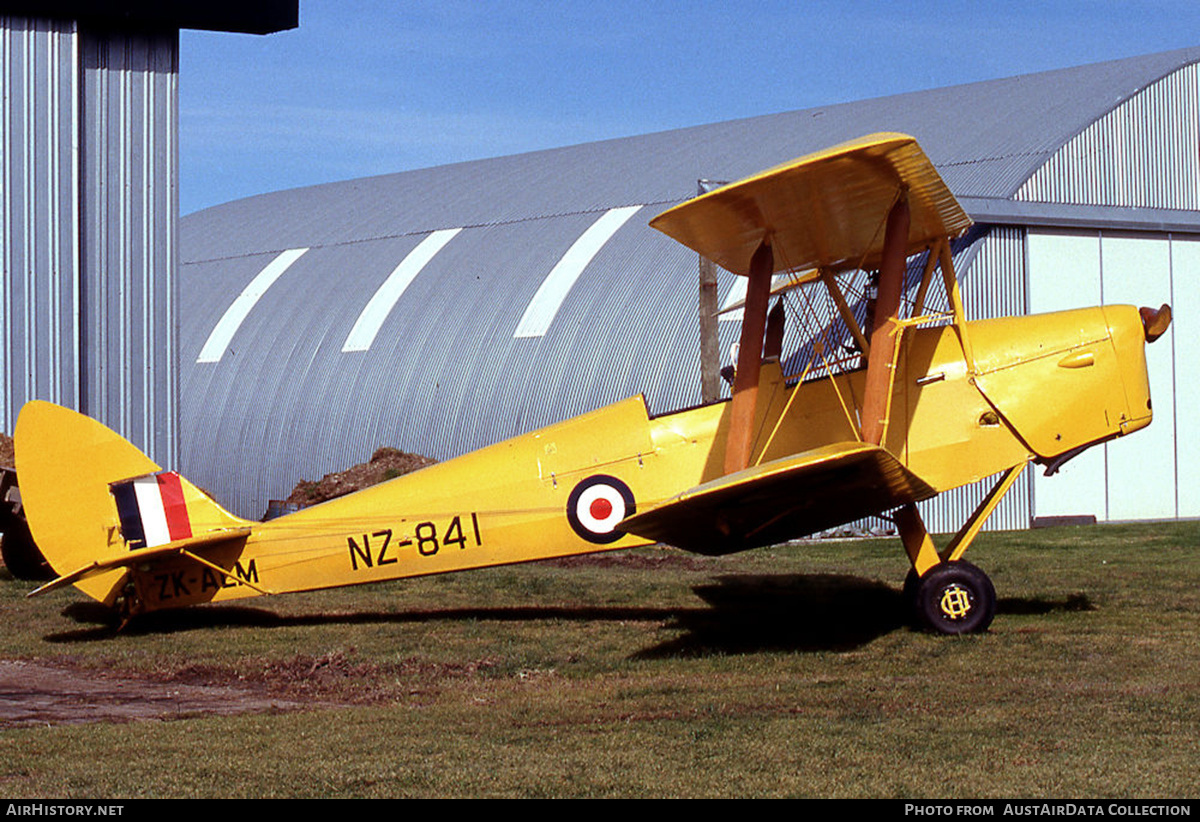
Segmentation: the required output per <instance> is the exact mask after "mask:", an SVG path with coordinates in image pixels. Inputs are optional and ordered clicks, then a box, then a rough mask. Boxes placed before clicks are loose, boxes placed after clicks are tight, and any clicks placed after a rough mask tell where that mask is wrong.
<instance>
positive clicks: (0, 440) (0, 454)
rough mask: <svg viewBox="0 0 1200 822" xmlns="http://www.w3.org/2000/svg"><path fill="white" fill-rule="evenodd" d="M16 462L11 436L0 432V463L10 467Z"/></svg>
mask: <svg viewBox="0 0 1200 822" xmlns="http://www.w3.org/2000/svg"><path fill="white" fill-rule="evenodd" d="M16 464H17V457H16V452H15V451H14V450H13V441H12V437H10V436H9V435H8V434H0V465H5V466H8V467H9V468H12V467H13V466H14V465H16Z"/></svg>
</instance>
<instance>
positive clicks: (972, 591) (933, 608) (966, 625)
mask: <svg viewBox="0 0 1200 822" xmlns="http://www.w3.org/2000/svg"><path fill="white" fill-rule="evenodd" d="M906 587H907V586H906ZM913 609H914V611H915V615H916V617H917V621H918V623H919V624H920V625H921V627H923V628H926V629H928V630H930V631H933V632H934V633H939V634H969V633H977V632H980V631H986V630H987V628H988V626H989V625H991V624H992V619H993V618H994V617H995V616H996V589H995V587H994V586H993V585H992V581H991V580H990V579H988V575H987V574H985V573H984V572H983V571H980V570H979V569H978V568H976V567H975V566H974V565H972V564H971V563H969V562H963V561H962V560H958V561H955V562H943V563H942V564H940V565H935V566H934V567H933V568H931V569H929V571H928V572H927V573H926V574H925V576H923V577H921V578H920V579H919V580H918V581H916V584H915V588H914V591H913Z"/></svg>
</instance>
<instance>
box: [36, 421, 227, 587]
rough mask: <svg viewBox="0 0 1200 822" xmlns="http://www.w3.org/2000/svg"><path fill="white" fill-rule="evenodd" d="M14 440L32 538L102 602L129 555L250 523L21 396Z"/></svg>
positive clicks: (93, 429) (117, 440)
mask: <svg viewBox="0 0 1200 822" xmlns="http://www.w3.org/2000/svg"><path fill="white" fill-rule="evenodd" d="M14 440H15V443H16V452H17V477H18V480H19V482H20V483H21V498H22V501H23V503H24V506H25V512H26V517H27V519H28V521H29V528H30V531H31V532H32V534H33V539H34V542H35V543H36V544H37V546H38V548H39V549H40V550H41V552H42V554H43V555H44V556H45V557H46V561H47V562H49V563H50V566H51V567H52V568H53V569H54V571H55V572H56V573H57V574H59V575H60V578H62V577H67V576H70V577H71V581H72V582H74V584H75V586H76V587H78V588H79V589H80V590H81V591H83V592H84V593H86V594H87V595H88V596H90V597H92V598H93V599H96V600H99V601H100V602H103V603H105V604H106V605H112V604H113V603H114V602H115V601H116V599H117V597H118V595H120V593H121V589H122V586H123V584H124V581H125V576H126V574H127V571H126V569H125V568H124V567H123V566H124V564H125V562H126V561H127V560H128V559H130V558H132V556H134V554H132V553H131V552H136V551H137V550H138V549H144V548H153V547H155V546H158V545H162V544H164V543H167V542H173V541H175V540H178V539H188V538H192V537H194V536H197V537H198V536H201V535H203V534H205V533H206V532H209V531H216V530H220V529H228V528H241V527H244V526H246V525H247V524H248V523H247V522H246V521H245V520H241V519H239V518H237V517H235V516H233V515H232V514H230V513H229V512H228V511H226V510H225V509H224V508H222V507H221V506H219V505H217V503H215V502H213V501H212V500H211V499H210V498H209V497H208V496H207V495H205V494H204V492H203V491H201V490H200V489H199V488H197V487H196V486H194V485H192V484H191V483H190V482H188V481H187V480H185V479H183V478H182V477H180V476H179V475H178V474H174V473H172V472H163V471H161V469H160V467H159V466H158V465H157V464H155V462H154V461H153V460H151V459H150V458H149V457H147V456H146V455H145V454H143V453H142V452H141V451H139V450H138V449H137V448H136V447H134V446H133V445H132V444H131V443H130V442H128V441H127V440H125V439H124V438H123V437H121V436H120V435H119V434H117V433H116V432H114V431H111V430H109V429H108V428H106V427H105V426H104V425H101V424H100V423H98V422H96V421H95V420H93V419H91V418H89V417H86V416H84V415H83V414H79V413H77V412H75V411H72V410H70V409H68V408H62V407H61V406H57V405H53V404H51V403H48V402H30V403H27V404H26V405H25V407H24V408H22V409H21V415H20V417H19V418H18V420H17V429H16V432H15V437H14ZM88 568H99V569H101V570H99V571H98V572H97V573H93V574H85V573H83V571H84V570H85V569H88Z"/></svg>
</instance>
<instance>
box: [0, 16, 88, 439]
mask: <svg viewBox="0 0 1200 822" xmlns="http://www.w3.org/2000/svg"><path fill="white" fill-rule="evenodd" d="M78 43H79V38H78V34H77V31H76V27H75V24H73V23H69V22H53V23H51V22H45V21H38V22H35V21H32V20H27V19H24V18H13V17H5V18H0V50H2V51H0V83H2V84H3V103H2V105H3V109H2V112H0V118H2V119H0V152H2V158H0V165H2V176H0V247H2V248H3V255H4V257H3V264H4V271H3V278H2V280H0V289H2V293H0V312H3V315H2V317H0V321H2V322H3V335H4V336H3V351H2V352H0V357H3V360H2V361H0V367H2V368H3V376H4V381H5V386H6V390H5V391H4V392H3V399H2V400H0V402H3V420H2V424H3V426H4V430H5V431H10V432H11V431H12V430H13V426H14V424H15V423H16V417H17V413H18V412H19V411H20V409H21V405H22V404H23V403H24V402H25V401H26V400H30V399H35V398H38V399H47V400H52V401H54V402H59V403H64V404H67V405H72V406H77V405H78V402H79V362H78V351H79V337H78V335H79V327H78V323H77V321H76V316H77V304H78V300H79V293H78V282H79V253H80V251H79V248H80V246H79V199H78V190H79V174H80V163H79V156H78V154H77V152H76V151H75V145H76V138H77V135H78V132H79V104H78V70H77V67H78V53H79V46H78Z"/></svg>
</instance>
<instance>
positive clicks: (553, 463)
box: [131, 306, 1151, 610]
mask: <svg viewBox="0 0 1200 822" xmlns="http://www.w3.org/2000/svg"><path fill="white" fill-rule="evenodd" d="M1144 344H1145V342H1144V335H1143V331H1142V325H1141V321H1140V319H1139V317H1138V313H1137V310H1136V309H1135V308H1132V307H1130V306H1110V307H1104V308H1091V309H1081V310H1078V311H1069V312H1062V313H1058V314H1049V315H1039V316H1030V317H1014V318H1006V319H999V320H985V321H978V322H971V323H966V324H964V326H963V327H962V328H959V327H956V326H954V325H949V326H942V327H934V328H907V329H905V330H904V332H903V335H902V340H901V345H900V348H899V355H898V357H897V361H896V364H895V369H896V375H895V380H894V382H893V389H892V393H891V398H890V403H889V405H888V408H889V414H888V420H887V426H886V433H885V436H884V439H883V445H884V446H885V447H886V448H887V449H888V450H889V451H890V452H891V453H892V454H894V455H896V457H898V458H899V459H900V461H901V462H903V464H904V465H905V466H907V468H908V469H909V470H911V471H912V472H914V473H915V474H917V475H919V476H920V477H921V478H922V479H923V480H925V482H927V483H928V484H929V485H931V486H932V487H933V488H934V489H936V490H937V491H939V492H940V491H945V490H948V489H950V488H955V487H958V486H961V485H965V484H968V483H971V482H975V481H977V480H979V479H982V478H984V477H987V476H989V475H991V474H995V473H996V472H998V471H1002V470H1005V469H1007V468H1010V467H1012V466H1014V465H1018V464H1021V463H1023V462H1025V461H1027V460H1031V459H1032V460H1039V461H1043V462H1050V461H1053V460H1054V459H1055V458H1060V457H1062V456H1064V455H1068V454H1070V453H1072V452H1074V451H1077V450H1079V449H1081V448H1083V447H1086V446H1087V445H1089V444H1093V443H1096V442H1102V441H1104V440H1107V439H1110V438H1112V437H1115V436H1119V435H1121V434H1125V433H1129V432H1131V431H1133V430H1137V429H1138V428H1141V427H1143V426H1145V425H1147V424H1148V423H1149V421H1150V416H1151V412H1150V407H1149V406H1150V403H1149V387H1148V380H1147V377H1146V366H1145V353H1144ZM759 392H760V394H759V396H760V401H759V403H758V409H757V417H756V420H755V436H754V445H753V453H752V458H751V459H752V464H758V463H764V462H769V461H771V460H775V459H780V458H783V457H786V456H790V455H795V454H798V453H803V452H805V451H809V450H811V449H815V448H820V447H822V446H825V445H828V444H830V443H837V442H850V441H855V440H857V439H859V436H860V435H859V421H858V416H857V414H858V410H857V409H858V408H859V406H860V404H861V400H862V394H863V373H862V371H851V372H849V373H843V374H840V375H837V376H833V377H823V378H820V379H809V380H806V381H804V382H801V383H798V384H792V383H790V382H789V380H788V379H787V378H785V376H784V375H783V373H782V372H781V370H780V368H779V365H778V363H777V362H773V361H772V362H769V363H767V364H766V366H765V367H764V369H763V373H762V377H761V380H760V389H759ZM728 425H729V403H727V402H723V403H717V404H714V405H709V406H702V407H697V408H692V409H686V410H683V411H678V412H675V413H671V414H665V415H661V416H656V417H651V416H649V414H648V412H647V408H646V403H645V401H644V399H643V398H642V397H640V396H639V397H632V398H630V399H627V400H624V401H621V402H618V403H615V404H613V405H610V406H607V407H604V408H601V409H598V410H596V411H593V412H591V413H588V414H584V415H582V416H580V417H576V418H573V419H570V420H566V421H564V422H561V423H558V424H556V425H551V426H549V427H546V428H543V429H540V430H538V431H534V432H532V433H529V434H525V435H522V436H518V437H515V438H513V439H510V440H507V441H505V442H501V443H498V444H496V445H493V446H490V447H488V448H484V449H482V450H479V451H476V452H472V453H470V454H467V455H464V456H462V457H459V458H456V459H453V460H449V461H447V462H444V463H440V464H437V465H434V466H431V467H429V468H425V469H422V470H421V471H418V472H416V473H413V474H409V475H406V476H403V477H399V478H396V479H393V480H390V481H388V482H385V483H382V484H380V485H377V486H374V487H371V488H368V489H365V490H363V491H359V492H357V493H355V494H352V495H350V496H347V497H343V498H339V499H336V500H332V501H329V502H326V503H322V504H320V505H315V506H312V507H311V508H307V509H304V510H301V511H299V512H296V513H294V514H291V515H288V516H285V517H281V518H279V519H275V520H272V521H270V522H266V523H252V532H251V534H250V535H249V537H247V538H246V539H245V540H244V542H238V543H231V544H230V545H228V546H225V547H222V548H220V549H218V550H216V551H215V552H213V553H210V554H207V555H206V556H207V558H208V559H209V560H210V561H212V562H213V563H214V565H216V566H218V567H219V568H221V569H224V570H225V571H227V572H228V573H227V574H223V573H219V572H218V571H216V570H213V569H212V568H208V567H205V566H202V565H199V564H197V563H196V562H194V561H192V560H190V559H188V558H186V557H179V558H177V559H170V560H162V561H156V562H155V563H154V564H153V566H152V567H148V568H146V569H144V570H139V569H137V568H134V569H132V575H131V576H132V581H133V583H134V585H135V587H136V591H137V596H138V599H139V600H140V602H141V605H142V607H143V608H144V609H146V610H155V609H157V608H164V607H176V606H179V605H186V604H191V603H195V602H204V601H217V600H225V599H234V598H239V597H245V596H253V595H255V594H257V593H261V592H263V591H266V592H271V593H282V592H284V591H296V590H306V589H315V588H325V587H332V586H340V585H354V584H361V583H367V582H375V581H380V580H386V579H396V578H402V577H410V576H419V575H425V574H433V573H445V572H450V571H459V570H464V569H468V568H477V567H484V566H491V565H498V564H505V563H516V562H525V561H530V560H537V559H546V558H552V557H560V556H568V555H573V554H581V553H589V552H594V551H604V550H612V549H619V548H629V547H634V546H637V545H644V544H646V543H647V542H648V540H646V539H643V538H640V537H637V536H634V535H629V534H623V533H622V532H621V530H620V528H619V522H620V520H621V519H623V518H624V517H626V516H629V515H631V514H633V513H635V512H636V511H639V510H644V509H646V508H648V507H653V506H655V505H658V504H660V503H662V502H664V501H666V500H668V499H670V498H672V497H673V496H675V495H677V494H679V493H680V492H682V491H684V490H686V489H689V488H692V487H695V486H697V485H700V484H702V483H705V482H707V481H710V480H713V479H715V478H717V477H719V476H721V474H722V471H723V463H724V442H725V433H726V431H727V429H728ZM803 535H804V534H799V533H798V534H794V535H793V536H796V537H799V536H803ZM713 539H714V541H719V539H720V537H719V535H717V534H714V536H713ZM706 552H707V551H706ZM711 552H712V553H720V552H721V547H720V546H719V545H714V549H713V550H712V551H711Z"/></svg>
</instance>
